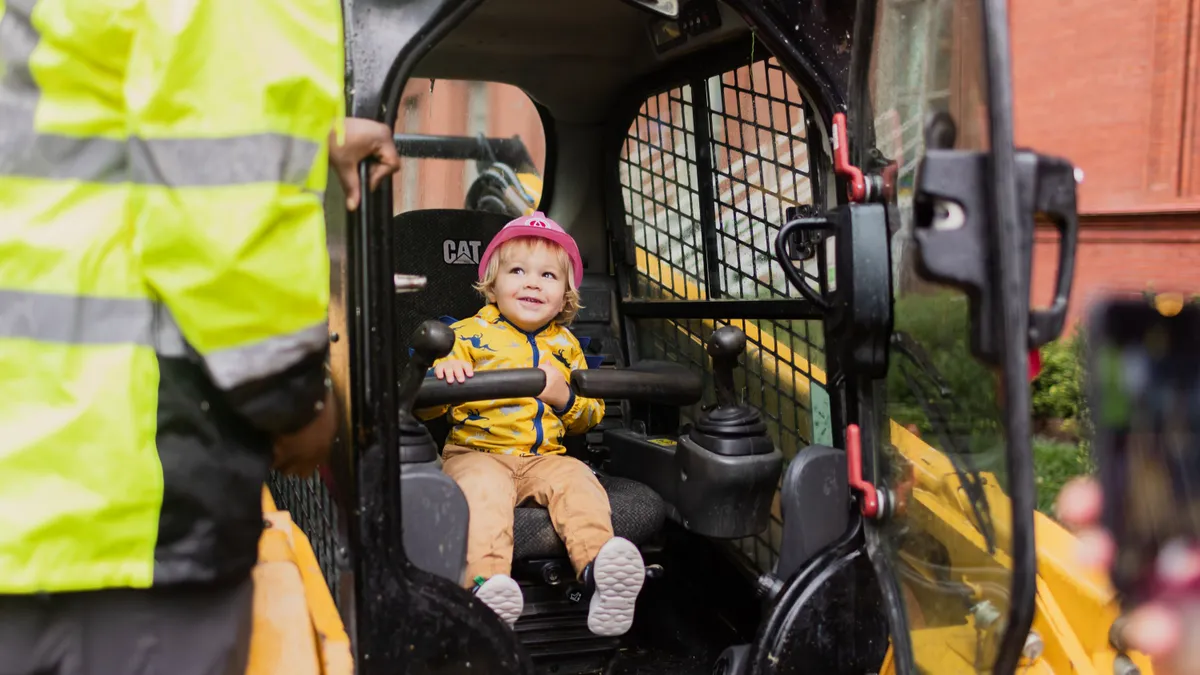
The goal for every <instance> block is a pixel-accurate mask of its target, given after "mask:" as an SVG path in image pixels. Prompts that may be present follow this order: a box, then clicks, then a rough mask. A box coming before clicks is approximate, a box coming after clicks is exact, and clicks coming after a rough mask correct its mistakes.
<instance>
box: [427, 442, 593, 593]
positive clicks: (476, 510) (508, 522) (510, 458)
mask: <svg viewBox="0 0 1200 675" xmlns="http://www.w3.org/2000/svg"><path fill="white" fill-rule="evenodd" d="M442 459H443V462H442V471H444V472H445V473H446V475H447V476H450V477H451V478H453V479H454V482H456V483H458V486H459V487H460V488H462V491H463V494H465V495H466V497H467V507H468V509H469V510H470V519H471V520H470V524H469V525H468V527H467V570H466V576H465V578H464V579H463V585H464V586H466V587H468V588H470V587H471V586H472V585H473V584H474V581H473V580H474V579H475V577H476V576H482V577H484V578H485V579H486V578H489V577H492V576H495V575H497V574H509V573H511V571H512V555H513V509H514V508H516V506H517V505H518V504H520V503H521V502H523V501H525V500H526V499H532V500H533V501H535V502H537V503H538V504H540V505H542V506H544V507H546V508H547V510H549V511H550V522H551V523H553V524H554V531H555V532H557V533H558V536H559V538H560V539H562V540H563V543H564V544H565V545H566V547H567V554H568V555H570V556H571V564H572V565H573V566H574V567H575V573H576V574H581V573H582V572H583V568H584V567H587V566H588V564H589V563H591V562H592V560H594V559H595V558H596V554H597V553H598V552H599V551H600V547H601V546H603V545H604V544H605V543H607V542H608V540H609V539H612V536H613V529H612V511H611V510H610V508H609V505H608V493H606V492H605V491H604V488H603V487H601V485H600V481H598V480H596V476H595V474H593V473H592V470H591V469H589V468H588V466H587V465H586V464H584V463H583V462H581V461H579V460H577V459H575V458H574V457H568V456H566V455H532V456H528V457H521V456H518V455H497V454H492V453H489V452H481V451H479V450H472V449H471V448H466V447H463V446H460V445H447V446H446V447H445V449H444V450H443V451H442Z"/></svg>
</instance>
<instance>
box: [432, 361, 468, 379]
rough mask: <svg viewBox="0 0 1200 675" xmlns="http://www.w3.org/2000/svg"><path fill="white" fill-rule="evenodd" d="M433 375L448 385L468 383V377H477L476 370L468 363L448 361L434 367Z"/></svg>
mask: <svg viewBox="0 0 1200 675" xmlns="http://www.w3.org/2000/svg"><path fill="white" fill-rule="evenodd" d="M433 374H434V375H436V376H437V379H439V380H445V381H446V382H448V383H454V382H466V381H467V378H468V377H475V368H474V367H472V366H471V364H470V363H467V362H466V361H461V360H459V359H446V360H445V361H441V362H440V363H438V364H436V365H435V366H434V367H433Z"/></svg>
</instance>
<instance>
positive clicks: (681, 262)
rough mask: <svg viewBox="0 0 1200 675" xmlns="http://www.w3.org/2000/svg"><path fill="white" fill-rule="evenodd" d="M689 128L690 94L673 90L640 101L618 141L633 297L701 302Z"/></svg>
mask: <svg viewBox="0 0 1200 675" xmlns="http://www.w3.org/2000/svg"><path fill="white" fill-rule="evenodd" d="M694 121H695V115H694V111H693V108H692V88H691V87H690V86H683V87H679V88H677V89H672V90H670V91H667V92H663V93H661V94H658V95H657V96H652V97H650V98H649V99H647V100H646V102H645V103H644V104H642V107H641V110H639V111H638V114H637V117H636V118H635V119H634V122H633V126H631V127H630V128H629V135H628V137H627V138H626V139H625V147H624V150H623V151H622V153H621V160H620V176H621V187H622V194H623V196H624V199H625V214H626V217H627V219H628V222H629V224H630V225H631V226H632V227H633V237H634V242H635V243H636V245H637V247H638V269H637V271H636V272H635V274H634V281H633V283H634V291H633V292H634V295H635V296H637V297H643V298H688V297H691V298H692V299H700V298H706V297H708V294H707V291H706V289H705V287H704V286H705V283H704V274H703V270H704V253H703V236H704V234H703V232H702V228H701V223H700V209H701V205H700V192H699V189H700V188H699V185H700V178H699V171H698V169H697V165H696V134H695V124H694ZM647 254H649V255H647ZM649 265H654V267H655V270H654V271H655V273H654V274H650V273H647V272H646V270H647V269H648V266H649ZM689 294H690V295H689Z"/></svg>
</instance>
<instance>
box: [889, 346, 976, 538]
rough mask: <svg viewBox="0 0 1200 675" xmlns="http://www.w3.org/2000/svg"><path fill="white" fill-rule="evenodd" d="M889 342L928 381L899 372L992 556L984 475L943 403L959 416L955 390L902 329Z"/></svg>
mask: <svg viewBox="0 0 1200 675" xmlns="http://www.w3.org/2000/svg"><path fill="white" fill-rule="evenodd" d="M891 343H892V348H893V350H894V352H895V353H898V354H901V355H903V356H904V357H906V359H907V361H908V362H909V363H911V364H913V365H914V366H916V368H915V370H916V371H917V372H918V373H919V374H921V375H924V376H925V379H926V380H928V383H924V382H921V381H918V379H917V378H916V377H915V376H914V375H913V374H912V373H911V370H912V369H909V368H903V367H901V370H900V373H901V375H903V377H904V382H905V384H907V385H908V388H909V391H911V392H912V394H913V396H914V397H915V398H916V399H917V405H919V406H920V407H921V411H922V412H923V413H924V414H925V418H926V419H928V420H929V425H930V426H931V427H933V433H934V434H935V435H936V436H937V437H938V440H940V441H941V443H942V448H943V453H942V454H944V455H946V457H947V459H949V460H950V465H951V466H952V467H954V473H955V475H956V476H957V477H958V481H959V483H960V484H961V485H962V488H963V492H964V493H966V495H967V501H968V502H970V504H971V511H972V512H973V513H974V515H975V525H976V529H978V530H979V533H980V534H981V535H983V540H984V543H985V544H986V545H987V552H988V554H989V555H994V554H995V552H996V527H995V523H994V522H993V521H992V510H991V507H990V506H989V504H988V498H987V492H986V491H984V489H983V478H982V476H980V474H979V469H978V468H976V467H975V462H974V460H973V459H972V457H971V454H970V452H969V451H967V450H966V449H964V448H963V447H962V445H961V443H960V442H959V438H958V436H956V435H955V434H953V433H951V426H950V418H949V417H948V416H947V414H946V410H945V408H943V405H942V404H943V403H945V404H946V405H947V406H949V407H950V408H951V409H953V410H952V412H957V413H959V415H958V416H961V415H962V414H964V413H963V411H962V409H961V408H959V407H958V406H957V405H956V404H955V402H954V392H953V391H952V390H951V389H950V386H949V385H948V384H947V383H946V381H945V379H944V378H942V376H941V373H939V372H938V371H937V369H936V368H934V367H933V364H932V363H931V362H930V360H929V356H928V355H927V354H926V353H925V350H924V349H922V348H921V345H919V344H918V343H917V341H916V340H914V339H912V337H910V336H909V335H908V334H906V333H904V332H902V331H895V332H894V333H892V340H891Z"/></svg>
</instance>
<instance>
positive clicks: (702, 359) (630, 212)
mask: <svg viewBox="0 0 1200 675" xmlns="http://www.w3.org/2000/svg"><path fill="white" fill-rule="evenodd" d="M695 88H696V89H698V88H699V86H697V87H695ZM693 97H696V98H693ZM807 123H808V120H807V110H806V108H805V105H804V101H803V99H802V98H801V96H800V91H799V89H798V88H797V87H796V85H795V83H794V82H793V81H792V80H791V79H790V78H789V77H788V76H787V75H786V74H785V73H784V72H783V70H782V69H781V68H780V67H779V66H778V64H777V62H776V61H775V60H774V59H773V58H772V59H769V60H765V61H759V62H757V63H754V64H753V65H752V66H743V67H741V68H737V69H735V70H731V71H728V72H724V73H721V74H718V75H714V76H712V77H709V78H707V79H705V80H704V91H703V92H702V93H701V94H700V95H699V96H697V95H696V93H695V92H694V91H693V87H691V86H684V87H680V88H676V89H672V90H670V91H667V92H664V93H661V94H657V95H655V96H652V97H650V98H649V99H647V100H646V102H645V103H644V104H643V105H642V107H641V109H640V110H639V111H638V114H637V116H636V118H635V119H634V121H633V124H632V125H631V126H630V128H629V131H628V134H627V136H626V139H625V145H624V148H623V151H622V156H621V160H620V165H619V179H620V187H621V191H622V195H623V198H624V205H625V213H626V223H627V224H628V225H629V227H630V228H631V229H632V234H633V238H634V241H635V243H636V246H637V265H636V270H635V271H634V273H633V275H632V280H631V284H630V285H631V288H630V293H631V294H632V295H633V296H634V297H636V298H654V299H680V300H682V299H692V300H696V299H708V298H716V297H729V298H743V299H748V300H749V299H756V298H761V299H766V298H786V297H790V296H791V292H790V291H789V289H788V285H787V281H786V279H785V277H784V275H783V270H782V268H781V267H780V266H779V263H778V262H777V261H775V260H774V257H773V255H772V250H773V247H774V240H775V236H776V234H777V233H778V231H779V225H780V224H782V223H783V222H784V221H785V219H786V216H785V213H784V210H785V209H786V208H787V207H791V206H803V205H810V204H812V201H813V194H812V193H813V188H812V185H811V183H810V179H809V173H808V169H809V162H808V143H807V138H808V132H807V129H808V127H807ZM697 138H699V139H700V142H702V143H703V142H705V140H706V139H707V143H708V145H709V151H708V152H707V153H704V152H701V153H697V147H696V145H697ZM701 181H708V182H709V185H710V186H711V192H707V194H710V195H711V199H712V201H711V202H710V203H707V204H702V203H701V202H702V201H703V197H704V193H705V192H706V191H708V190H709V187H708V186H705V185H704V184H702V182H701ZM703 209H707V210H708V212H707V213H705V212H704V211H703ZM706 228H707V229H708V231H707V232H706ZM706 236H707V244H706ZM706 249H707V250H706ZM805 274H806V275H807V276H809V277H810V279H812V280H813V285H814V286H816V285H818V284H817V282H816V279H817V278H818V262H817V260H813V261H810V262H809V263H807V265H806V269H805ZM663 311H664V316H665V317H666V318H661V319H643V320H639V321H638V322H637V334H638V341H639V344H638V349H639V352H640V354H641V355H642V356H643V357H644V358H659V359H668V360H673V361H677V362H680V363H684V364H688V365H691V366H692V367H695V368H696V369H698V370H702V371H703V372H704V373H705V377H706V380H707V382H706V395H705V399H704V401H703V404H708V403H711V402H713V401H714V400H715V393H714V390H713V385H712V380H711V372H710V371H711V365H710V363H709V360H708V357H707V355H706V354H705V352H704V346H703V345H704V341H705V340H707V339H708V336H709V335H710V334H711V333H712V331H714V330H716V329H717V328H719V327H720V326H723V325H728V324H732V325H734V326H736V327H738V328H740V329H742V330H743V331H744V332H745V333H746V337H747V345H748V346H747V350H746V356H745V359H744V362H743V366H744V367H743V368H740V369H738V371H737V374H736V384H737V386H738V387H739V388H741V391H742V396H743V397H744V400H745V402H746V403H748V404H750V405H753V406H755V407H756V408H758V409H759V410H760V411H761V412H762V414H763V417H764V418H765V420H766V421H767V426H768V429H769V431H770V434H771V437H772V439H773V440H774V441H775V443H776V445H777V446H778V447H779V448H780V450H781V451H782V452H783V454H784V457H785V460H790V459H791V458H792V457H793V456H795V454H796V452H797V451H798V450H799V449H800V448H803V447H804V446H805V445H807V444H808V443H810V442H812V440H813V429H814V428H819V427H820V426H821V424H824V423H827V421H828V417H829V410H828V397H826V396H822V395H819V394H823V389H822V388H821V386H820V384H823V383H824V382H825V372H824V368H825V354H824V339H823V329H822V327H821V323H820V322H819V321H805V320H794V321H782V320H781V321H767V320H734V321H726V320H722V319H720V318H716V317H714V318H713V319H672V318H670V317H669V313H670V308H669V307H667V308H664V310H663ZM814 382H816V383H819V384H817V385H816V387H815V388H814V385H813V383H814ZM697 413H698V408H694V409H692V410H685V411H684V415H685V417H687V418H690V419H693V420H694V419H695V415H696V414H697ZM814 416H815V417H816V418H817V419H816V420H815V421H814ZM814 422H815V423H814ZM780 533H781V527H780V521H779V512H778V507H777V506H776V508H775V510H774V513H773V516H772V525H771V527H770V529H769V530H768V531H767V532H766V533H764V534H762V535H760V536H757V537H751V538H747V539H744V540H740V541H738V542H736V543H735V545H736V546H737V548H738V549H739V550H740V551H741V552H742V553H743V554H745V556H746V558H747V560H748V561H749V562H750V563H751V564H752V565H753V566H754V567H756V568H757V569H758V570H760V571H768V570H770V569H771V568H773V566H774V564H775V561H776V560H777V559H778V551H779V538H780Z"/></svg>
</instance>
